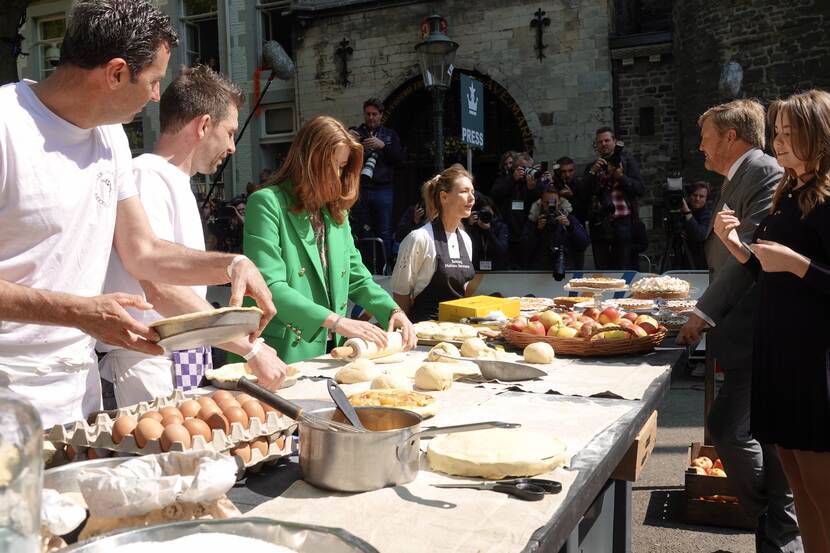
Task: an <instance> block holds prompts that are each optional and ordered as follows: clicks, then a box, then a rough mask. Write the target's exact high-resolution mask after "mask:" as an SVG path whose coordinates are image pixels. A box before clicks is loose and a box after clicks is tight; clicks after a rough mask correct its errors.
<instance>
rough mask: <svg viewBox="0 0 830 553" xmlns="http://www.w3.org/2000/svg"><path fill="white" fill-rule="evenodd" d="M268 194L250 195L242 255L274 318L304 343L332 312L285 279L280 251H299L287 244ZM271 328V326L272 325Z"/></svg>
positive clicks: (280, 212) (275, 200)
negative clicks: (267, 295)
mask: <svg viewBox="0 0 830 553" xmlns="http://www.w3.org/2000/svg"><path fill="white" fill-rule="evenodd" d="M284 209H287V207H286V206H283V205H281V204H280V202H279V201H278V198H277V196H276V195H275V193H274V192H273V191H271V190H268V189H265V190H261V191H259V192H256V193H254V194H252V195H251V197H250V198H249V201H248V204H247V213H246V215H245V230H244V233H243V247H244V251H245V255H247V256H248V257H249V258H250V259H251V261H253V262H254V264H255V265H256V266H257V267H258V268H259V271H260V272H261V273H262V276H263V278H264V279H265V283H266V284H267V285H268V288H269V289H270V290H271V294H272V295H273V298H274V305H276V307H277V314H276V316H275V317H274V318H275V319H276V320H278V321H279V322H281V323H282V324H283V325H285V326H287V327H289V328H292V327H293V328H296V329H297V330H299V331H300V333H301V334H300V336H301V337H302V338H303V339H304V340H306V341H311V340H314V339H315V337H316V336H317V334H318V333H319V332H320V331H321V329H322V326H321V325H322V324H323V321H325V319H326V318H327V317H328V316H329V314H330V313H331V310H329V309H328V308H326V307H323V306H321V305H318V304H317V303H315V302H314V301H312V300H310V299H309V298H308V297H306V296H304V295H303V294H301V293H299V292H298V291H297V290H295V289H293V288H292V287H291V286H290V285H289V283H288V279H287V274H286V265H285V262H284V261H283V259H284V256H283V249H284V248H294V247H299V246H295V245H294V244H291V243H290V242H288V243H286V241H287V232H284V228H285V227H284V221H282V218H283V217H284V214H283V210H284ZM271 324H273V322H272V323H271Z"/></svg>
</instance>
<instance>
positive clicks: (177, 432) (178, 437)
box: [161, 423, 191, 451]
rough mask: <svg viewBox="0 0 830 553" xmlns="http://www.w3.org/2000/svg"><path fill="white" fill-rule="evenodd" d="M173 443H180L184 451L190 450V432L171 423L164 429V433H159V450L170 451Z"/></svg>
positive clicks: (182, 426) (179, 425)
mask: <svg viewBox="0 0 830 553" xmlns="http://www.w3.org/2000/svg"><path fill="white" fill-rule="evenodd" d="M175 442H181V443H182V445H183V446H184V448H185V449H190V445H191V439H190V432H188V431H187V428H185V427H184V425H181V424H178V423H173V424H170V425H167V426H165V427H164V432H162V433H161V450H162V451H170V449H171V448H172V447H173V443H175Z"/></svg>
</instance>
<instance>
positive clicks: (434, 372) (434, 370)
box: [415, 363, 454, 391]
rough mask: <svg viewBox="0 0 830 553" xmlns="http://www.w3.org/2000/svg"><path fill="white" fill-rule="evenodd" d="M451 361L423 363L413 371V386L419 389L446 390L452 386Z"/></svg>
mask: <svg viewBox="0 0 830 553" xmlns="http://www.w3.org/2000/svg"><path fill="white" fill-rule="evenodd" d="M453 376H454V372H453V363H423V364H422V365H421V366H420V367H418V370H417V371H415V386H417V387H418V388H420V389H421V390H438V391H440V390H446V389H447V388H449V387H450V386H452V381H453Z"/></svg>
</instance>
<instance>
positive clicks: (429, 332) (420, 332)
mask: <svg viewBox="0 0 830 553" xmlns="http://www.w3.org/2000/svg"><path fill="white" fill-rule="evenodd" d="M412 326H413V327H414V328H415V334H416V335H417V336H418V338H421V339H423V340H430V339H432V337H433V336H435V334H436V333H438V331H439V330H440V328H441V327H439V326H438V324H437V323H433V322H432V321H422V322H420V323H415V324H414V325H412Z"/></svg>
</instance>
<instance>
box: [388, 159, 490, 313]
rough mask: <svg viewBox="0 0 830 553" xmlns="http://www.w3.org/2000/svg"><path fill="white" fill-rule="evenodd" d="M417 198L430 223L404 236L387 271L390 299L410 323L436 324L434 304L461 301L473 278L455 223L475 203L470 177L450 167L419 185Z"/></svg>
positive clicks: (468, 253) (466, 243) (469, 254)
mask: <svg viewBox="0 0 830 553" xmlns="http://www.w3.org/2000/svg"><path fill="white" fill-rule="evenodd" d="M421 194H422V196H423V198H424V204H425V205H426V210H427V217H428V218H429V220H430V221H431V222H430V223H427V224H426V225H424V226H423V227H421V228H418V229H415V230H414V231H412V232H411V233H409V235H407V237H406V238H404V240H403V242H402V243H401V248H400V251H399V254H398V261H397V263H396V264H395V270H394V271H393V273H392V291H393V297H394V298H395V301H397V302H398V305H400V306H401V308H402V309H403V310H404V311H406V312H408V313H409V316H410V318H411V320H412V321H415V322H417V321H427V320H437V319H438V304H439V303H441V302H443V301H449V300H455V299H459V298H463V297H464V289H465V288H466V286H467V283H468V282H469V281H470V280H472V278H473V277H474V276H475V269H474V268H473V264H472V261H471V259H472V251H471V247H470V244H471V242H470V238H469V236H467V234H466V233H465V232H464V230H463V227H462V224H461V220H462V219H465V218H467V217H469V216H470V212H471V211H472V208H473V205H474V204H475V192H474V189H473V179H472V176H471V175H470V174H469V173H468V172H467V171H466V170H464V168H462V167H461V166H456V165H454V166H452V167H450V168H448V169H445V170H444V171H442V172H441V174H439V175H436V176H435V177H433V178H432V179H430V180H428V181H427V182H425V183H424V186H423V187H422V189H421ZM448 237H450V238H448ZM427 279H428V282H426V281H427ZM425 282H426V285H424V283H425Z"/></svg>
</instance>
